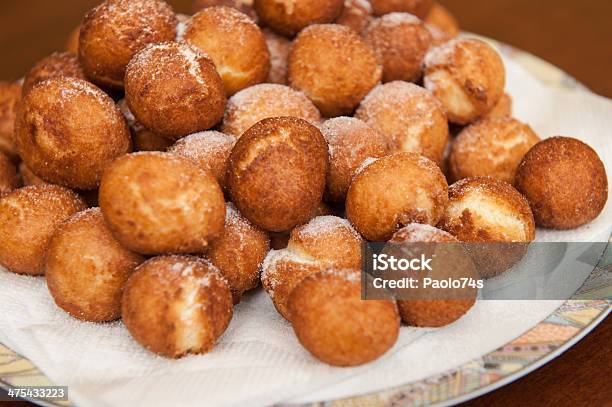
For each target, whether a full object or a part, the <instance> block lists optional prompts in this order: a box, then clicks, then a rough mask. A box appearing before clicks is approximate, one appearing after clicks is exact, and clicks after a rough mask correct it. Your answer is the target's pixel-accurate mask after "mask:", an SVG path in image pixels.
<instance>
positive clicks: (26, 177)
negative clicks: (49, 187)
mask: <svg viewBox="0 0 612 407" xmlns="http://www.w3.org/2000/svg"><path fill="white" fill-rule="evenodd" d="M19 175H21V180H22V181H23V185H24V186H28V185H42V184H48V182H47V181H45V180H43V179H42V178H40V177H38V176H37V175H36V174H34V173H33V172H32V170H31V169H29V168H28V167H27V166H26V165H25V164H24V163H23V162H21V163H19Z"/></svg>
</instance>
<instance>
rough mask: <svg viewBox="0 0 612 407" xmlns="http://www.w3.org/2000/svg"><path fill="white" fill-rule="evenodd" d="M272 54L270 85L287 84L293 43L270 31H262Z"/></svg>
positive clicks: (268, 79)
mask: <svg viewBox="0 0 612 407" xmlns="http://www.w3.org/2000/svg"><path fill="white" fill-rule="evenodd" d="M262 32H263V35H264V37H265V39H266V45H267V46H268V52H269V53H270V71H269V72H268V78H267V79H266V82H268V83H278V84H281V85H286V84H287V60H288V59H289V51H290V50H291V41H289V40H288V39H287V38H285V37H283V36H281V35H278V34H276V33H275V32H274V31H272V30H269V29H267V28H266V29H264V30H262Z"/></svg>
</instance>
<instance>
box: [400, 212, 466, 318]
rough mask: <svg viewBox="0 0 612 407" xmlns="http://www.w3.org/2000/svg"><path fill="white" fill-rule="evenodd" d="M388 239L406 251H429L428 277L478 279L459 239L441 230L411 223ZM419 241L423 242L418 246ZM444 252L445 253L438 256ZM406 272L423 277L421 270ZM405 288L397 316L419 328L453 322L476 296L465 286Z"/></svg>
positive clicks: (463, 312) (437, 278) (464, 311)
mask: <svg viewBox="0 0 612 407" xmlns="http://www.w3.org/2000/svg"><path fill="white" fill-rule="evenodd" d="M389 242H390V243H392V244H393V245H394V246H395V247H397V248H406V249H408V251H410V250H411V249H412V250H416V251H417V252H419V251H421V253H422V252H425V251H430V250H431V251H433V252H434V254H435V255H436V257H432V259H433V263H432V269H433V271H428V272H427V274H426V277H428V278H432V279H436V280H440V281H441V280H444V279H447V278H453V279H460V278H473V279H477V278H478V275H477V274H476V271H475V269H474V264H473V263H472V261H471V259H470V257H469V256H468V255H467V253H465V251H464V250H463V248H462V247H461V246H460V243H459V240H457V238H455V237H454V236H453V235H451V234H450V233H447V232H445V231H443V230H440V229H437V228H435V227H433V226H430V225H424V224H420V223H412V224H410V225H408V226H405V227H403V228H402V229H400V230H398V231H397V232H395V234H394V235H393V237H392V238H391V240H390V241H389ZM419 243H423V245H422V246H419ZM437 243H439V245H438V244H437ZM444 254H445V255H446V256H442V255H444ZM444 257H445V258H444ZM436 262H437V263H436ZM419 273H420V274H419ZM408 274H415V275H413V278H417V279H419V280H420V279H422V277H423V275H422V272H411V273H408ZM409 290H411V291H410V294H411V295H410V297H411V298H410V299H400V300H398V301H397V306H398V309H399V313H400V316H401V317H402V321H403V322H404V323H405V324H407V325H410V326H423V327H441V326H445V325H448V324H451V323H453V322H455V321H456V320H458V319H459V318H461V317H462V316H463V315H465V313H466V312H468V311H469V310H470V308H472V306H473V305H474V303H475V302H476V296H477V295H478V290H477V289H476V288H471V287H469V286H466V288H460V289H448V290H446V289H430V290H428V289H427V288H424V287H423V286H422V285H420V286H419V288H417V289H414V288H410V289H409ZM412 290H417V291H416V292H415V291H412ZM423 297H425V298H423ZM426 298H427V299H426Z"/></svg>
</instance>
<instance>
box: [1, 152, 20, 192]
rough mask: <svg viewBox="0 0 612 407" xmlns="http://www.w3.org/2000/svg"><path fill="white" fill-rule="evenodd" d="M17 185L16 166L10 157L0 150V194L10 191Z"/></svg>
mask: <svg viewBox="0 0 612 407" xmlns="http://www.w3.org/2000/svg"><path fill="white" fill-rule="evenodd" d="M18 186H19V176H18V175H17V168H15V164H13V162H12V161H11V159H10V158H9V157H8V156H7V155H6V154H4V153H3V152H2V151H0V196H2V195H3V194H7V193H9V192H11V191H12V190H13V189H15V188H17V187H18Z"/></svg>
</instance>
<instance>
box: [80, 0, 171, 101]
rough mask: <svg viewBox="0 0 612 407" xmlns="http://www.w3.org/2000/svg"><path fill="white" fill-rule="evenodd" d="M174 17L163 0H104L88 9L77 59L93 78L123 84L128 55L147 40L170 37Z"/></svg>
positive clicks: (112, 84) (116, 85) (102, 82)
mask: <svg viewBox="0 0 612 407" xmlns="http://www.w3.org/2000/svg"><path fill="white" fill-rule="evenodd" d="M176 25H177V19H176V16H175V14H174V12H173V11H172V7H170V6H169V5H168V3H166V2H165V1H163V0H105V1H104V2H102V3H101V4H100V5H98V6H96V7H95V8H93V9H92V10H91V11H89V12H88V13H87V14H86V15H85V18H84V19H83V23H82V24H81V31H80V34H79V60H80V61H81V65H82V66H83V70H84V71H85V74H86V75H87V77H88V78H89V79H91V80H92V81H93V82H95V83H97V84H99V85H103V86H108V87H111V88H115V89H122V88H123V78H124V75H125V68H126V66H127V64H128V62H130V59H132V57H133V56H134V55H135V54H136V53H137V52H138V51H140V50H141V49H143V48H144V47H145V46H147V45H148V44H154V43H158V42H164V41H172V40H174V38H175V37H176Z"/></svg>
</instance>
